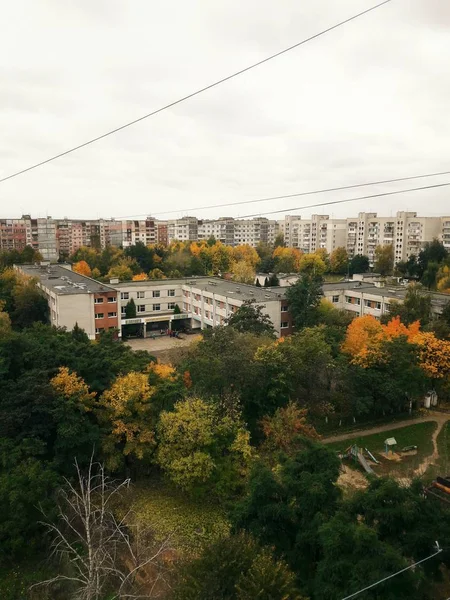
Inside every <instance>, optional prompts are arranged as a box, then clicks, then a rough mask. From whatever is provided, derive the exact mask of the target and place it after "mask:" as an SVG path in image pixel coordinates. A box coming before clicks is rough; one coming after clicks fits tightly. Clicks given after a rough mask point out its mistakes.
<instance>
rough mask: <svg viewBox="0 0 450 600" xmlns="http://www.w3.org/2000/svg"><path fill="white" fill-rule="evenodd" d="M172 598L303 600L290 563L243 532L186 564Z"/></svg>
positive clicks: (192, 599) (206, 550) (190, 599)
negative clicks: (278, 558)
mask: <svg viewBox="0 0 450 600" xmlns="http://www.w3.org/2000/svg"><path fill="white" fill-rule="evenodd" d="M172 598H173V600H206V599H207V598H211V599H212V598H214V600H255V599H256V598H258V599H260V600H301V598H300V595H299V592H298V590H297V589H296V586H295V577H294V575H293V573H292V572H291V571H290V570H289V568H288V567H287V565H286V564H285V563H284V562H283V561H280V560H276V559H274V558H273V557H272V555H271V553H270V551H269V549H265V548H261V546H259V544H258V543H257V542H255V541H254V540H253V539H252V538H251V537H250V536H249V535H246V534H244V533H240V534H237V535H231V536H230V537H226V538H223V539H221V540H219V541H217V542H215V543H214V544H212V545H211V546H209V547H207V548H206V549H205V550H204V552H203V553H202V554H201V556H200V557H198V558H195V559H193V560H192V561H190V562H188V563H185V564H184V565H183V566H182V567H181V569H180V571H179V573H178V577H177V581H176V585H175V589H174V592H173V596H172Z"/></svg>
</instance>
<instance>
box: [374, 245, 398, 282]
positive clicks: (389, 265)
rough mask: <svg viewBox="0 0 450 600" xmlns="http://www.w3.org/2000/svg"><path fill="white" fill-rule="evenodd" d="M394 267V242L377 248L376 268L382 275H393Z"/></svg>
mask: <svg viewBox="0 0 450 600" xmlns="http://www.w3.org/2000/svg"><path fill="white" fill-rule="evenodd" d="M393 268H394V247H393V245H392V244H388V245H386V246H377V247H376V248H375V264H374V269H375V271H376V272H377V273H380V275H383V276H384V275H392V271H393Z"/></svg>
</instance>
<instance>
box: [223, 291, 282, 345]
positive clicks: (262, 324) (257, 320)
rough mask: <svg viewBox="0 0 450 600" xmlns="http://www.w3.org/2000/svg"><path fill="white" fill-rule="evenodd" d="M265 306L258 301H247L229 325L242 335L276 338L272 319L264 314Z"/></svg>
mask: <svg viewBox="0 0 450 600" xmlns="http://www.w3.org/2000/svg"><path fill="white" fill-rule="evenodd" d="M263 309H264V307H263V305H262V304H257V303H256V300H255V299H254V298H253V299H252V300H245V301H244V303H243V304H242V305H241V306H240V307H239V308H238V309H237V311H236V312H235V313H233V314H232V315H231V316H230V317H229V318H228V319H227V324H228V325H229V327H233V328H234V329H236V331H240V332H241V333H253V334H254V335H266V336H269V337H270V336H272V337H273V336H274V335H275V330H274V327H273V323H272V321H271V320H270V317H269V316H268V315H267V314H266V313H265V312H263Z"/></svg>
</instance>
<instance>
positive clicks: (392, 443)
mask: <svg viewBox="0 0 450 600" xmlns="http://www.w3.org/2000/svg"><path fill="white" fill-rule="evenodd" d="M396 447H397V440H396V439H395V438H394V437H390V438H387V439H385V440H384V451H385V453H386V454H389V452H392V453H393V452H394V450H395V448H396Z"/></svg>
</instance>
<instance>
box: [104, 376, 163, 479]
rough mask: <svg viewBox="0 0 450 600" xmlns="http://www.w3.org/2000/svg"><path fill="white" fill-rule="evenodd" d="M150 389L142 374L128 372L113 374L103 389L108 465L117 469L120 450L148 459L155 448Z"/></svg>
mask: <svg viewBox="0 0 450 600" xmlns="http://www.w3.org/2000/svg"><path fill="white" fill-rule="evenodd" d="M154 391H155V390H154V388H153V387H152V386H150V384H149V382H148V375H147V374H146V373H137V372H135V371H131V372H130V373H128V374H127V375H121V376H119V377H117V379H116V380H115V381H114V383H113V384H112V386H111V387H110V388H109V389H108V390H106V391H105V392H103V394H102V396H101V398H100V403H101V405H102V406H103V407H104V408H105V412H106V418H107V424H109V427H110V436H109V437H108V439H107V441H106V443H105V451H106V453H107V454H108V455H109V459H108V465H109V467H110V468H111V469H117V468H118V467H119V466H120V464H121V457H120V452H122V453H123V455H124V456H125V457H128V456H133V457H135V458H138V459H139V460H142V459H144V458H149V457H150V456H151V454H152V452H153V450H154V448H155V431H154V423H153V414H152V403H151V399H152V396H153V394H154Z"/></svg>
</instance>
